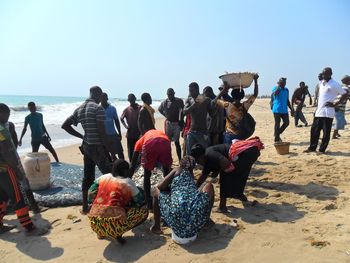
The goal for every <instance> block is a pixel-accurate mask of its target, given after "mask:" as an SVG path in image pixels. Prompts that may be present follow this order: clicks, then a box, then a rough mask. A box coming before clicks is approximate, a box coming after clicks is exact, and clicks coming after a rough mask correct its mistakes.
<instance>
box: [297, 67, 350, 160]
mask: <svg viewBox="0 0 350 263" xmlns="http://www.w3.org/2000/svg"><path fill="white" fill-rule="evenodd" d="M322 74H323V80H322V81H321V82H320V91H319V99H318V104H317V109H316V112H315V117H314V120H313V123H312V126H311V134H310V135H311V136H310V146H309V148H308V149H306V150H305V151H304V152H306V153H308V152H314V151H316V148H317V145H318V140H319V138H320V133H321V130H322V132H323V137H322V142H321V145H320V148H319V152H321V153H324V152H325V151H326V148H327V146H328V143H329V139H330V136H331V129H332V122H333V118H334V116H335V110H334V107H336V106H338V105H339V104H340V103H342V102H343V101H344V100H345V99H346V96H347V91H346V90H344V89H342V87H341V85H340V84H339V83H338V82H336V81H335V80H334V79H332V74H333V72H332V69H331V68H325V69H323V72H322ZM339 94H341V95H342V96H341V98H340V100H339V101H338V102H336V103H334V100H335V99H336V98H337V96H338V95H339Z"/></svg>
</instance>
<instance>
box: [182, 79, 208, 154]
mask: <svg viewBox="0 0 350 263" xmlns="http://www.w3.org/2000/svg"><path fill="white" fill-rule="evenodd" d="M188 87H189V98H187V100H186V102H185V107H184V114H188V113H189V114H190V115H191V127H190V130H189V132H188V134H187V141H186V147H187V149H186V152H187V153H189V152H190V151H191V147H192V146H193V145H195V144H196V143H200V144H201V145H203V147H204V148H206V147H208V145H209V137H208V129H207V115H208V114H210V115H212V108H211V101H210V99H209V98H207V97H205V96H204V95H200V94H199V86H198V84H197V83H196V82H192V83H190V85H189V86H188Z"/></svg>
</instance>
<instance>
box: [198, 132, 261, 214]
mask: <svg viewBox="0 0 350 263" xmlns="http://www.w3.org/2000/svg"><path fill="white" fill-rule="evenodd" d="M263 148H264V146H263V144H262V142H261V141H260V140H259V138H257V137H253V138H250V139H248V140H234V141H233V142H232V144H231V145H230V144H218V145H215V146H211V147H209V148H207V149H204V148H203V147H202V146H201V145H200V144H196V145H194V146H193V147H192V149H191V156H193V157H194V158H195V159H196V161H197V163H199V164H200V165H202V166H203V170H202V173H201V175H200V177H199V178H198V180H197V187H200V186H201V185H202V184H203V183H204V182H205V180H206V179H207V177H208V176H209V175H210V174H211V173H213V174H214V175H215V176H216V175H217V174H218V173H220V180H219V181H220V204H219V208H218V212H220V213H226V212H227V211H228V210H227V206H226V200H227V198H235V199H239V200H241V201H242V202H248V198H247V197H246V196H245V195H244V189H245V186H246V183H247V180H248V176H249V174H250V170H251V168H252V166H253V164H254V163H255V162H256V160H257V159H258V157H259V156H260V150H261V149H263Z"/></svg>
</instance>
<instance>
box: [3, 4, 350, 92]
mask: <svg viewBox="0 0 350 263" xmlns="http://www.w3.org/2000/svg"><path fill="white" fill-rule="evenodd" d="M349 10H350V1H347V0H333V1H329V0H319V1H314V0H308V1H306V0H294V1H292V0H287V1H277V0H276V1H275V0H266V1H258V0H256V1H253V0H242V1H233V0H231V1H203V0H202V1H192V0H191V1H180V0H177V1H151V0H148V1H131V0H128V1H103V0H101V1H96V0H94V1H88V0H82V1H78V0H76V1H71V0H57V1H50V0H42V1H39V0H38V1H31V0H26V1H16V0H8V1H7V0H1V1H0V32H1V33H0V81H1V84H0V94H14V95H20V94H25V95H27V94H32V95H53V96H54V95H66V96H87V95H88V88H89V87H90V86H92V85H100V86H101V87H102V88H103V89H104V90H106V91H107V92H108V93H109V94H110V97H126V96H127V94H128V93H129V92H134V93H135V94H136V95H137V96H138V97H139V96H140V94H141V93H142V92H145V91H147V92H150V93H151V94H152V95H153V97H154V98H163V97H164V96H165V92H166V89H167V88H168V87H173V88H174V89H175V91H176V93H177V95H178V96H182V97H184V96H186V95H187V93H188V88H187V87H188V84H189V83H190V82H192V81H197V82H198V83H199V85H200V86H201V88H203V87H205V86H207V85H211V86H212V87H213V88H215V89H214V90H216V88H217V87H218V86H219V85H220V80H219V79H218V76H219V75H221V74H222V73H224V72H225V71H247V70H248V71H256V72H259V74H260V75H261V77H260V87H261V92H260V93H261V94H268V93H270V90H271V88H272V87H273V86H274V85H275V83H276V81H277V79H278V78H279V77H281V76H284V77H287V86H288V87H289V89H290V90H294V89H295V87H296V85H298V83H299V82H300V81H301V80H304V81H305V82H306V83H307V84H308V85H309V87H310V89H311V90H313V88H314V86H315V84H316V79H317V75H318V73H319V72H320V71H321V69H322V68H323V67H325V66H331V67H332V68H333V72H334V78H335V79H337V80H339V78H340V77H341V76H342V75H344V74H350V13H349Z"/></svg>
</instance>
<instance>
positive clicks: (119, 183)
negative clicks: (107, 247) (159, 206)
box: [88, 174, 148, 238]
mask: <svg viewBox="0 0 350 263" xmlns="http://www.w3.org/2000/svg"><path fill="white" fill-rule="evenodd" d="M89 197H90V199H93V200H94V201H93V204H92V206H91V210H90V212H89V214H88V216H89V219H90V225H91V228H92V230H93V231H94V232H95V233H96V234H97V235H98V236H99V237H101V238H102V237H111V238H118V237H121V236H122V235H123V234H124V233H125V232H127V231H129V230H130V229H132V228H134V227H135V226H137V225H139V224H140V223H142V222H143V221H145V220H146V219H147V217H148V210H147V209H145V208H142V207H139V206H141V205H142V204H143V203H144V196H143V194H142V192H141V191H140V190H139V189H138V188H137V187H136V184H135V183H134V182H133V181H132V180H131V179H130V178H123V177H114V176H113V175H112V174H105V175H103V176H101V177H99V178H98V179H96V180H95V182H94V184H93V185H92V186H91V187H90V189H89ZM131 206H132V207H131Z"/></svg>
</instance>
